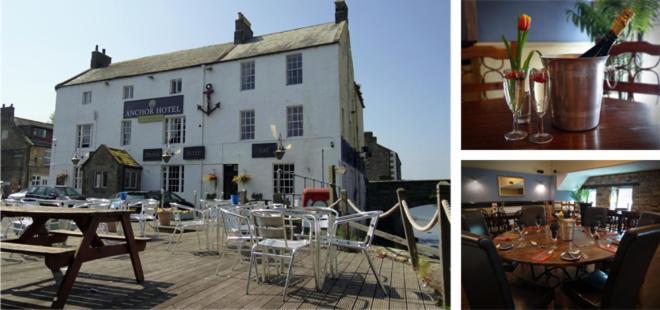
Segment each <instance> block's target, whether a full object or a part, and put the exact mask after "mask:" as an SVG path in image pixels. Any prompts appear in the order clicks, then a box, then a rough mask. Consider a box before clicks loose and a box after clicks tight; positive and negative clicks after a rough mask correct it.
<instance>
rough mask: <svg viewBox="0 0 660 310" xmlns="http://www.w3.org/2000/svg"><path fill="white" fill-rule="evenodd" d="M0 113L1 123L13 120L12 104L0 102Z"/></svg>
mask: <svg viewBox="0 0 660 310" xmlns="http://www.w3.org/2000/svg"><path fill="white" fill-rule="evenodd" d="M0 114H1V115H2V117H1V119H2V123H3V124H10V123H13V122H14V104H13V103H12V104H10V105H9V106H5V104H4V103H3V104H2V112H1V113H0Z"/></svg>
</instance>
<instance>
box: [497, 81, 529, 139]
mask: <svg viewBox="0 0 660 310" xmlns="http://www.w3.org/2000/svg"><path fill="white" fill-rule="evenodd" d="M502 86H503V87H504V99H505V100H506V105H507V106H508V107H509V110H510V111H511V113H512V114H513V129H512V130H511V131H509V132H507V133H506V134H504V139H506V140H507V141H516V140H522V139H525V138H526V137H527V132H526V131H522V130H520V129H518V121H517V115H518V114H519V113H520V110H521V109H522V107H523V104H524V101H525V73H524V72H522V71H515V70H504V79H503V80H502Z"/></svg>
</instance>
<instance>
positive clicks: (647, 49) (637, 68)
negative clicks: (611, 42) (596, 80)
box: [605, 41, 660, 99]
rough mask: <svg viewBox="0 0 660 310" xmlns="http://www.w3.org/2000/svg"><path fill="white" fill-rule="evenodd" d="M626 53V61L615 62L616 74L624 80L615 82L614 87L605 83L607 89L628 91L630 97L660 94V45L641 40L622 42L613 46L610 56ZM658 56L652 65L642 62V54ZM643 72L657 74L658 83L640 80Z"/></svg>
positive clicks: (620, 91) (621, 91)
mask: <svg viewBox="0 0 660 310" xmlns="http://www.w3.org/2000/svg"><path fill="white" fill-rule="evenodd" d="M624 54H625V55H626V56H627V57H626V58H625V62H624V63H623V64H620V65H616V64H615V68H616V70H617V72H616V75H617V76H620V77H621V79H622V80H620V81H617V82H614V83H613V84H614V85H612V87H609V85H607V83H605V91H616V92H619V95H620V94H621V93H627V94H628V98H629V99H632V98H633V94H635V93H638V94H647V95H656V96H660V74H658V69H657V67H658V65H659V64H660V45H656V44H651V43H649V42H645V41H639V42H621V43H620V44H617V45H615V46H613V47H612V50H610V56H617V55H624ZM644 54H646V55H651V56H656V57H657V58H658V59H657V60H656V61H655V63H654V64H653V65H652V66H648V65H647V66H644V64H642V59H641V57H642V55H644ZM642 73H648V74H651V75H653V76H655V80H656V83H655V84H650V83H642V82H640V81H639V79H640V78H641V75H642Z"/></svg>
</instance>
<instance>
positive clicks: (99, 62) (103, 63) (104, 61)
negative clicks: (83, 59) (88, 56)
mask: <svg viewBox="0 0 660 310" xmlns="http://www.w3.org/2000/svg"><path fill="white" fill-rule="evenodd" d="M110 63H112V58H111V57H110V56H108V55H106V54H105V48H104V49H103V51H102V52H99V46H98V45H96V47H95V48H94V50H93V51H92V61H91V64H90V67H91V68H92V69H96V68H105V67H107V66H109V65H110Z"/></svg>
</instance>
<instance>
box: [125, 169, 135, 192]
mask: <svg viewBox="0 0 660 310" xmlns="http://www.w3.org/2000/svg"><path fill="white" fill-rule="evenodd" d="M137 183H138V172H137V171H135V170H126V174H125V175H124V188H125V189H137V188H138V186H137Z"/></svg>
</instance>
